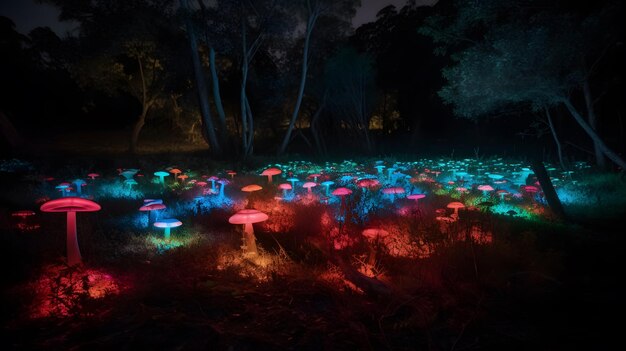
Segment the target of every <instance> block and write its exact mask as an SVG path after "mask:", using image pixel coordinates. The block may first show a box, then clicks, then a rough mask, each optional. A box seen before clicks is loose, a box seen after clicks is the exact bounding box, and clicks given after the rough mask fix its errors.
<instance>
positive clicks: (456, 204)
mask: <svg viewBox="0 0 626 351" xmlns="http://www.w3.org/2000/svg"><path fill="white" fill-rule="evenodd" d="M446 207H447V208H451V209H453V210H454V213H453V214H452V215H451V216H450V217H452V218H458V217H459V209H460V208H465V205H463V203H461V202H458V201H454V202H451V203H449V204H448V205H447V206H446Z"/></svg>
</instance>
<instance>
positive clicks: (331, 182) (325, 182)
mask: <svg viewBox="0 0 626 351" xmlns="http://www.w3.org/2000/svg"><path fill="white" fill-rule="evenodd" d="M333 184H335V182H333V181H332V180H327V181H324V182H322V185H323V186H324V189H326V197H329V196H330V193H329V192H330V186H331V185H333Z"/></svg>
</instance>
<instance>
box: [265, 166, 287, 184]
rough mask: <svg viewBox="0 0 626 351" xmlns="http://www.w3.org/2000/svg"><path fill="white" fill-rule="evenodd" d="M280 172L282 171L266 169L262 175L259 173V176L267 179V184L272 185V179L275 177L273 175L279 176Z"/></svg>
mask: <svg viewBox="0 0 626 351" xmlns="http://www.w3.org/2000/svg"><path fill="white" fill-rule="evenodd" d="M282 172H283V171H281V170H280V169H278V168H268V169H266V170H264V171H263V173H261V175H262V176H266V177H267V183H268V184H272V177H273V176H275V175H279V174H281V173H282Z"/></svg>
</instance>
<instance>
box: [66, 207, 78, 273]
mask: <svg viewBox="0 0 626 351" xmlns="http://www.w3.org/2000/svg"><path fill="white" fill-rule="evenodd" d="M66 248H67V264H68V265H69V266H74V265H77V264H80V263H81V257H80V249H79V247H78V236H77V235H76V212H74V211H69V212H67V242H66Z"/></svg>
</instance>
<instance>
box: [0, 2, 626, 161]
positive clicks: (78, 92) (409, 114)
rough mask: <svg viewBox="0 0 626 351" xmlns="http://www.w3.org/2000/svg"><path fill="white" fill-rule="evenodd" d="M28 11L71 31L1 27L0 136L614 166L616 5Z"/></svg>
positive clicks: (219, 151) (98, 5)
mask: <svg viewBox="0 0 626 351" xmlns="http://www.w3.org/2000/svg"><path fill="white" fill-rule="evenodd" d="M40 1H41V2H45V3H50V4H53V5H55V6H56V7H58V8H59V9H60V11H61V15H60V16H61V18H60V19H61V20H68V21H69V20H71V21H75V22H76V23H78V28H77V30H76V31H75V32H73V33H72V34H71V35H67V36H64V37H59V36H57V35H56V34H55V33H54V32H53V31H52V30H50V29H49V28H36V29H35V30H33V31H32V32H30V33H29V34H28V35H21V34H19V33H17V32H16V31H15V29H14V25H13V24H12V23H11V22H10V20H9V19H6V18H3V19H2V20H1V21H0V26H1V28H0V30H1V32H0V34H1V35H2V45H3V52H8V53H11V54H10V55H3V57H2V58H1V60H2V62H1V64H0V68H1V69H2V70H3V73H4V76H5V77H7V79H6V80H5V82H6V83H5V84H11V85H12V86H11V92H10V93H9V94H7V95H5V96H4V97H3V98H2V100H0V110H1V111H2V112H3V114H4V116H5V117H4V118H3V124H2V125H3V126H4V125H9V124H11V123H10V121H11V120H12V121H14V123H15V124H16V126H17V129H18V130H21V129H22V128H21V127H22V126H21V125H20V122H19V121H20V120H21V117H22V116H23V117H24V118H25V119H28V118H33V120H36V121H38V124H39V127H40V128H41V129H44V130H45V129H46V126H54V125H55V123H62V121H65V123H67V122H68V121H70V122H71V123H69V124H72V123H73V124H74V125H76V124H77V123H80V122H78V121H80V119H81V118H84V117H85V116H89V118H90V120H89V121H88V122H85V123H86V124H88V125H95V124H106V123H110V124H112V125H127V126H128V125H130V127H131V128H130V133H129V136H128V144H129V147H128V148H129V151H131V152H136V150H137V145H138V143H139V140H140V135H141V132H142V130H143V128H144V126H145V125H146V124H148V123H149V122H150V121H151V120H153V119H154V118H155V117H154V116H166V118H167V119H168V120H169V121H170V123H171V129H172V130H177V131H178V132H181V133H183V134H187V135H188V136H194V135H201V136H202V138H204V140H205V141H206V142H207V144H208V145H209V150H210V152H211V153H212V154H213V155H214V156H216V157H226V156H234V155H237V156H239V157H241V158H246V157H249V156H251V155H253V154H254V153H255V151H257V152H263V153H277V154H279V155H281V154H285V153H287V152H293V151H299V152H310V153H315V154H318V155H328V154H329V153H332V152H334V151H335V150H338V149H344V148H347V149H349V150H360V151H362V152H365V153H375V152H377V153H381V152H390V151H395V152H415V151H416V150H421V149H423V148H424V147H425V146H426V145H427V142H429V143H430V142H434V141H439V140H447V141H448V142H450V144H451V145H454V144H455V143H456V144H457V145H461V144H466V145H471V144H472V143H479V142H480V141H483V140H485V138H491V137H493V136H494V135H496V134H497V133H501V134H504V135H508V136H509V138H508V139H507V137H502V139H503V140H508V141H509V142H510V140H511V139H510V136H511V135H515V134H518V135H521V136H524V137H529V136H533V137H535V136H537V137H541V136H544V135H545V136H546V137H545V138H544V139H545V140H550V139H551V141H552V144H551V148H553V149H554V150H555V151H556V152H555V154H556V156H555V159H557V160H560V162H561V164H562V166H563V167H568V164H567V163H568V155H571V154H579V152H580V151H579V150H587V149H588V150H587V152H589V153H590V155H593V157H594V159H595V160H596V162H597V164H598V166H600V167H607V160H609V161H611V162H612V163H613V164H616V165H618V166H619V167H621V168H624V167H625V166H626V164H625V163H624V160H623V156H622V153H623V152H624V148H625V145H624V143H623V142H620V140H623V138H622V137H623V133H624V126H623V123H622V115H623V104H622V103H621V101H623V97H624V85H623V73H624V71H623V68H624V62H626V61H624V48H623V39H624V38H623V33H622V31H621V30H620V28H621V25H620V23H622V22H623V20H624V19H625V16H624V7H623V5H622V4H621V2H619V1H598V2H593V3H589V4H584V5H580V4H574V3H571V2H568V1H548V0H509V1H504V0H485V1H473V0H441V1H439V2H438V3H437V4H436V5H435V6H433V7H423V6H418V5H417V4H416V2H415V1H414V0H410V1H408V2H407V4H406V5H405V6H403V7H402V8H399V9H398V8H395V7H394V6H388V7H386V8H383V9H382V10H381V11H380V12H379V13H378V15H377V18H376V20H375V21H374V22H371V23H366V24H364V25H362V26H360V27H359V28H357V29H356V30H352V28H351V20H352V18H353V16H354V14H355V11H356V9H357V8H358V6H359V5H360V1H358V0H338V1H331V0H297V1H293V0H291V1H288V0H248V1H220V0H217V1H207V0H179V1H174V2H172V1H167V0H125V1H108V0H94V1H73V0H40ZM5 49H6V50H5ZM40 104H45V105H46V106H47V107H46V108H42V107H40V108H39V109H38V108H37V106H38V105H40ZM120 106H121V107H120ZM128 106H131V108H128ZM129 111H131V112H132V114H130V113H129ZM34 115H36V116H37V117H32V116H34ZM42 115H45V118H44V117H43V116H42ZM60 115H67V116H73V117H63V116H60ZM6 116H8V118H7V117H6ZM455 117H461V118H455ZM494 117H501V118H494ZM517 117H519V118H517ZM15 121H17V122H15ZM10 128H11V126H9V127H7V128H6V130H7V131H6V132H4V134H7V135H8V134H10V133H11V131H10ZM505 128H507V129H509V130H505ZM14 129H15V128H14ZM4 130H5V128H4V127H3V131H4ZM13 134H15V133H13ZM580 135H586V136H587V137H588V140H589V141H588V142H583V141H580V140H579V139H580V138H578V137H579V136H580ZM548 137H549V138H550V139H548ZM13 139H15V138H14V137H13ZM7 140H8V139H7ZM571 140H576V141H577V142H571ZM451 147H452V146H451Z"/></svg>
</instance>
